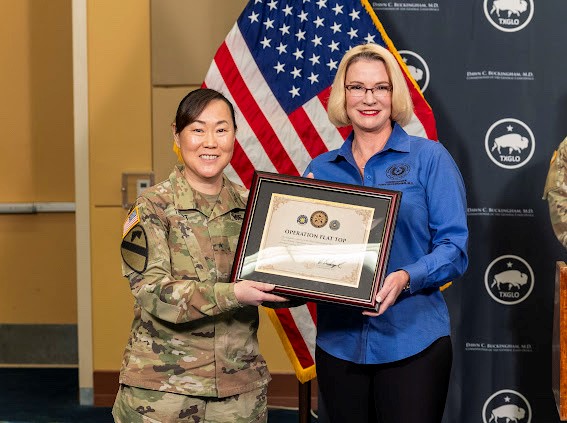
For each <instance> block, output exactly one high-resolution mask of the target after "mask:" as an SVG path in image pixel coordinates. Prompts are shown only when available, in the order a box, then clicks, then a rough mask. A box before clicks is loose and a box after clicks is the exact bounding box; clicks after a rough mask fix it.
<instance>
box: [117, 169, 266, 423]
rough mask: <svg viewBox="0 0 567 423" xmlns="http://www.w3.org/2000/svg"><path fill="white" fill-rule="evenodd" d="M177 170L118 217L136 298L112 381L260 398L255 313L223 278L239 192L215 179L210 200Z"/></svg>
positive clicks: (237, 220)
mask: <svg viewBox="0 0 567 423" xmlns="http://www.w3.org/2000/svg"><path fill="white" fill-rule="evenodd" d="M181 169H182V167H181V166H178V167H176V168H175V169H174V171H173V172H172V173H171V175H170V176H169V179H168V180H166V181H164V182H162V183H160V184H158V185H156V186H154V187H152V188H150V189H148V190H146V191H145V192H144V193H143V194H142V196H141V197H140V198H138V200H137V201H136V204H135V207H134V208H133V209H132V210H131V212H130V214H129V217H128V219H127V221H126V223H125V228H124V239H123V242H122V248H121V250H122V257H123V264H122V267H123V273H124V275H125V276H126V277H127V278H128V279H129V281H130V288H131V290H132V293H133V294H134V297H135V300H136V301H135V305H134V321H133V323H132V328H131V333H130V339H129V341H128V344H127V346H126V351H125V354H124V359H123V363H122V368H121V371H120V383H121V384H124V385H128V386H130V387H139V388H144V389H147V390H154V391H163V392H171V393H174V394H182V395H188V396H195V397H217V398H224V397H229V396H234V395H238V394H243V393H246V392H250V391H254V390H260V391H262V392H264V396H265V388H266V385H267V383H268V382H269V380H270V376H269V373H268V369H267V366H266V362H265V361H264V359H263V357H262V356H261V355H260V354H259V352H258V340H257V329H258V310H257V307H251V306H245V305H241V304H240V303H239V302H238V301H237V299H236V297H235V294H234V285H233V284H231V283H228V278H229V275H230V271H231V267H232V262H233V259H234V251H235V248H236V245H237V243H238V237H239V234H240V228H241V225H242V219H243V215H244V209H245V206H246V198H247V192H246V190H245V189H244V188H243V187H240V186H238V185H236V184H234V183H232V182H231V181H230V180H228V178H226V177H225V176H223V179H224V185H223V188H222V190H221V192H220V194H219V197H218V200H217V202H216V203H215V204H213V205H210V204H209V203H208V201H207V200H206V199H205V198H203V196H202V195H201V194H199V193H198V192H196V191H194V190H193V189H192V188H191V187H190V186H189V184H188V182H187V181H186V180H185V178H184V176H183V174H182V173H181ZM148 421H152V420H148ZM188 421H193V420H188ZM234 421H236V420H234Z"/></svg>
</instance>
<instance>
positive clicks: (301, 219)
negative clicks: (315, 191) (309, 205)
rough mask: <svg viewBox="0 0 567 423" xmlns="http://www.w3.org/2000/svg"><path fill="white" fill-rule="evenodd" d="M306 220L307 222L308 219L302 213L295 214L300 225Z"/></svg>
mask: <svg viewBox="0 0 567 423" xmlns="http://www.w3.org/2000/svg"><path fill="white" fill-rule="evenodd" d="M307 222H309V219H308V218H307V216H305V215H304V214H301V215H299V216H297V223H299V224H300V225H305V224H306V223H307Z"/></svg>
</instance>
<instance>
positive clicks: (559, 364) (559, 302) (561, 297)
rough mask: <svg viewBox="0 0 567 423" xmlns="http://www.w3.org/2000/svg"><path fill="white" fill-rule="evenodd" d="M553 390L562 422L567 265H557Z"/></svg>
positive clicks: (566, 404)
mask: <svg viewBox="0 0 567 423" xmlns="http://www.w3.org/2000/svg"><path fill="white" fill-rule="evenodd" d="M551 356H552V366H551V367H552V375H551V381H552V389H553V396H554V397H555V405H556V406H557V412H558V413H559V418H560V419H561V421H566V420H567V264H565V262H563V261H558V262H556V264H555V296H554V304H553V338H552V345H551Z"/></svg>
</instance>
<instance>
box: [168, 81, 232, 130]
mask: <svg viewBox="0 0 567 423" xmlns="http://www.w3.org/2000/svg"><path fill="white" fill-rule="evenodd" d="M214 100H222V101H224V102H225V103H226V104H227V106H228V108H229V109H230V114H231V115H232V123H233V124H234V129H236V118H235V116H234V106H233V105H232V103H231V102H230V101H228V99H227V98H226V97H225V96H224V95H222V94H221V93H219V92H218V91H216V90H212V89H210V88H199V89H197V90H195V91H191V92H190V93H189V94H187V95H186V96H185V97H183V100H181V102H180V103H179V107H177V114H176V115H175V133H177V134H179V133H180V132H181V131H183V129H184V128H185V127H186V126H187V125H191V124H192V123H193V122H195V120H197V118H198V117H199V115H200V114H201V113H203V110H205V108H206V107H207V106H208V105H209V103H210V102H211V101H214Z"/></svg>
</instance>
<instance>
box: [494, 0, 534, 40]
mask: <svg viewBox="0 0 567 423" xmlns="http://www.w3.org/2000/svg"><path fill="white" fill-rule="evenodd" d="M484 15H485V16H486V19H488V22H490V23H491V24H492V26H494V27H495V28H497V29H499V30H500V31H504V32H515V31H519V30H521V29H522V28H524V27H525V26H526V25H527V24H529V23H530V21H531V20H532V16H533V15H534V2H533V0H484Z"/></svg>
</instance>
